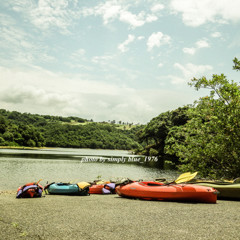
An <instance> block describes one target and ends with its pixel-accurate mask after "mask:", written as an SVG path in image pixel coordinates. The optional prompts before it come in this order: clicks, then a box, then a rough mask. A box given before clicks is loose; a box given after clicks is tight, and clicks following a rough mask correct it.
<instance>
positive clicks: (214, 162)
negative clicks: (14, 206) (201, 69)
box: [0, 58, 240, 179]
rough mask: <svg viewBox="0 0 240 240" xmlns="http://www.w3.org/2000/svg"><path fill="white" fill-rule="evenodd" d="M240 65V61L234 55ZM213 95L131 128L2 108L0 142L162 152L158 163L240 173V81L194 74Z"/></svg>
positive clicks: (207, 172) (224, 174) (223, 174)
mask: <svg viewBox="0 0 240 240" xmlns="http://www.w3.org/2000/svg"><path fill="white" fill-rule="evenodd" d="M233 62H234V66H233V69H234V70H237V71H239V70H240V61H239V60H238V59H237V58H235V59H234V60H233ZM189 85H190V86H192V87H194V88H195V89H196V90H197V91H198V90H200V89H203V88H204V89H209V96H205V97H202V98H200V99H199V100H197V101H195V102H194V103H193V104H191V105H188V106H184V107H180V108H178V109H176V110H173V111H167V112H165V113H161V114H160V115H159V116H157V117H155V118H153V119H152V120H151V121H150V122H149V123H148V124H146V125H145V126H143V125H138V126H134V127H132V126H131V127H130V128H128V129H126V127H123V125H121V124H120V125H117V124H115V123H94V122H90V123H89V122H88V121H87V120H85V119H82V118H75V117H68V118H62V117H53V116H41V115H36V114H35V115H34V114H27V113H23V114H21V113H18V112H9V111H6V110H3V109H2V110H0V146H6V145H8V146H29V147H35V146H36V147H43V146H46V147H76V148H102V149H104V148H105V149H136V150H135V151H136V153H138V154H144V155H147V156H157V158H158V161H157V163H156V165H157V166H158V167H160V168H164V167H165V166H166V165H168V166H172V167H178V168H179V169H180V170H182V171H191V172H195V171H198V172H199V175H201V176H202V177H211V178H215V179H216V178H218V179H219V178H225V179H233V178H237V177H239V176H240V86H239V84H237V83H236V82H234V81H229V80H227V78H226V76H224V75H223V74H221V75H216V74H214V75H213V76H212V79H206V78H205V77H202V78H199V79H197V78H193V79H192V80H191V82H190V83H189Z"/></svg>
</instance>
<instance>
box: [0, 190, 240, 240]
mask: <svg viewBox="0 0 240 240" xmlns="http://www.w3.org/2000/svg"><path fill="white" fill-rule="evenodd" d="M15 195H16V192H14V191H4V192H3V191H2V192H0V239H3V240H8V239H9V240H10V239H11V240H13V239H49V240H50V239H51V240H53V239H81V240H85V239H94V240H100V239H104V240H105V239H114V240H115V239H116V240H118V239H126V240H127V239H136V240H137V239H144V240H145V239H151V240H154V239H171V240H174V239H176V240H179V239H195V240H196V239H211V240H213V239H225V240H226V239H240V231H239V221H240V213H239V209H240V202H239V201H223V200H218V201H217V204H203V203H201V204H200V203H197V204H196V203H178V202H161V201H142V200H132V199H125V198H121V197H119V196H118V195H115V194H114V195H90V196H54V195H46V196H44V197H42V198H35V199H16V198H15Z"/></svg>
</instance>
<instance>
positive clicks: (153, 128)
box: [138, 106, 188, 168]
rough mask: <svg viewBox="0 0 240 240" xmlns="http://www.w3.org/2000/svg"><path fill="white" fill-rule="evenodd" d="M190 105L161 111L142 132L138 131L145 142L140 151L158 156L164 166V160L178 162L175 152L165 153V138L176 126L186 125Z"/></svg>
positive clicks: (161, 165)
mask: <svg viewBox="0 0 240 240" xmlns="http://www.w3.org/2000/svg"><path fill="white" fill-rule="evenodd" d="M187 110H188V106H185V107H182V108H178V109H176V110H174V111H167V112H165V113H161V114H160V115H159V116H158V117H155V118H153V119H152V120H151V121H150V122H149V123H148V124H147V125H146V126H145V128H143V129H142V130H141V131H140V132H138V137H139V140H140V141H141V142H142V143H143V145H144V143H145V145H144V148H143V149H139V150H138V151H139V153H141V154H145V155H148V156H149V155H150V156H158V164H159V165H158V166H159V167H160V168H163V167H164V162H165V160H166V159H167V160H168V161H173V162H175V163H177V157H176V156H175V154H166V153H165V140H166V138H167V136H168V134H169V132H170V131H171V129H172V128H173V127H175V126H181V125H184V124H185V123H186V122H187V120H188V117H187V115H186V111H187Z"/></svg>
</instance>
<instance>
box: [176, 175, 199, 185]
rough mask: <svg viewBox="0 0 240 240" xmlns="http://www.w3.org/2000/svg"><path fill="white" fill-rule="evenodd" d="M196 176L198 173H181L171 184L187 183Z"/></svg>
mask: <svg viewBox="0 0 240 240" xmlns="http://www.w3.org/2000/svg"><path fill="white" fill-rule="evenodd" d="M197 174H198V172H195V173H190V172H187V173H183V174H181V175H180V176H179V177H178V178H177V179H176V180H174V181H173V182H172V183H177V184H178V183H183V182H188V181H190V180H192V179H193V178H195V177H196V175H197Z"/></svg>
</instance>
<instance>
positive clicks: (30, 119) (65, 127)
mask: <svg viewBox="0 0 240 240" xmlns="http://www.w3.org/2000/svg"><path fill="white" fill-rule="evenodd" d="M120 127H121V126H120V125H119V124H113V123H94V122H92V121H87V120H86V119H82V118H78V117H59V116H49V115H38V114H30V113H20V112H16V111H12V112H10V111H7V110H5V109H0V146H28V147H73V148H102V149H125V150H130V149H134V148H137V147H139V143H138V142H137V137H136V132H137V131H138V130H139V129H141V128H142V126H131V128H128V129H125V128H126V126H123V129H121V128H120Z"/></svg>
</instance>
